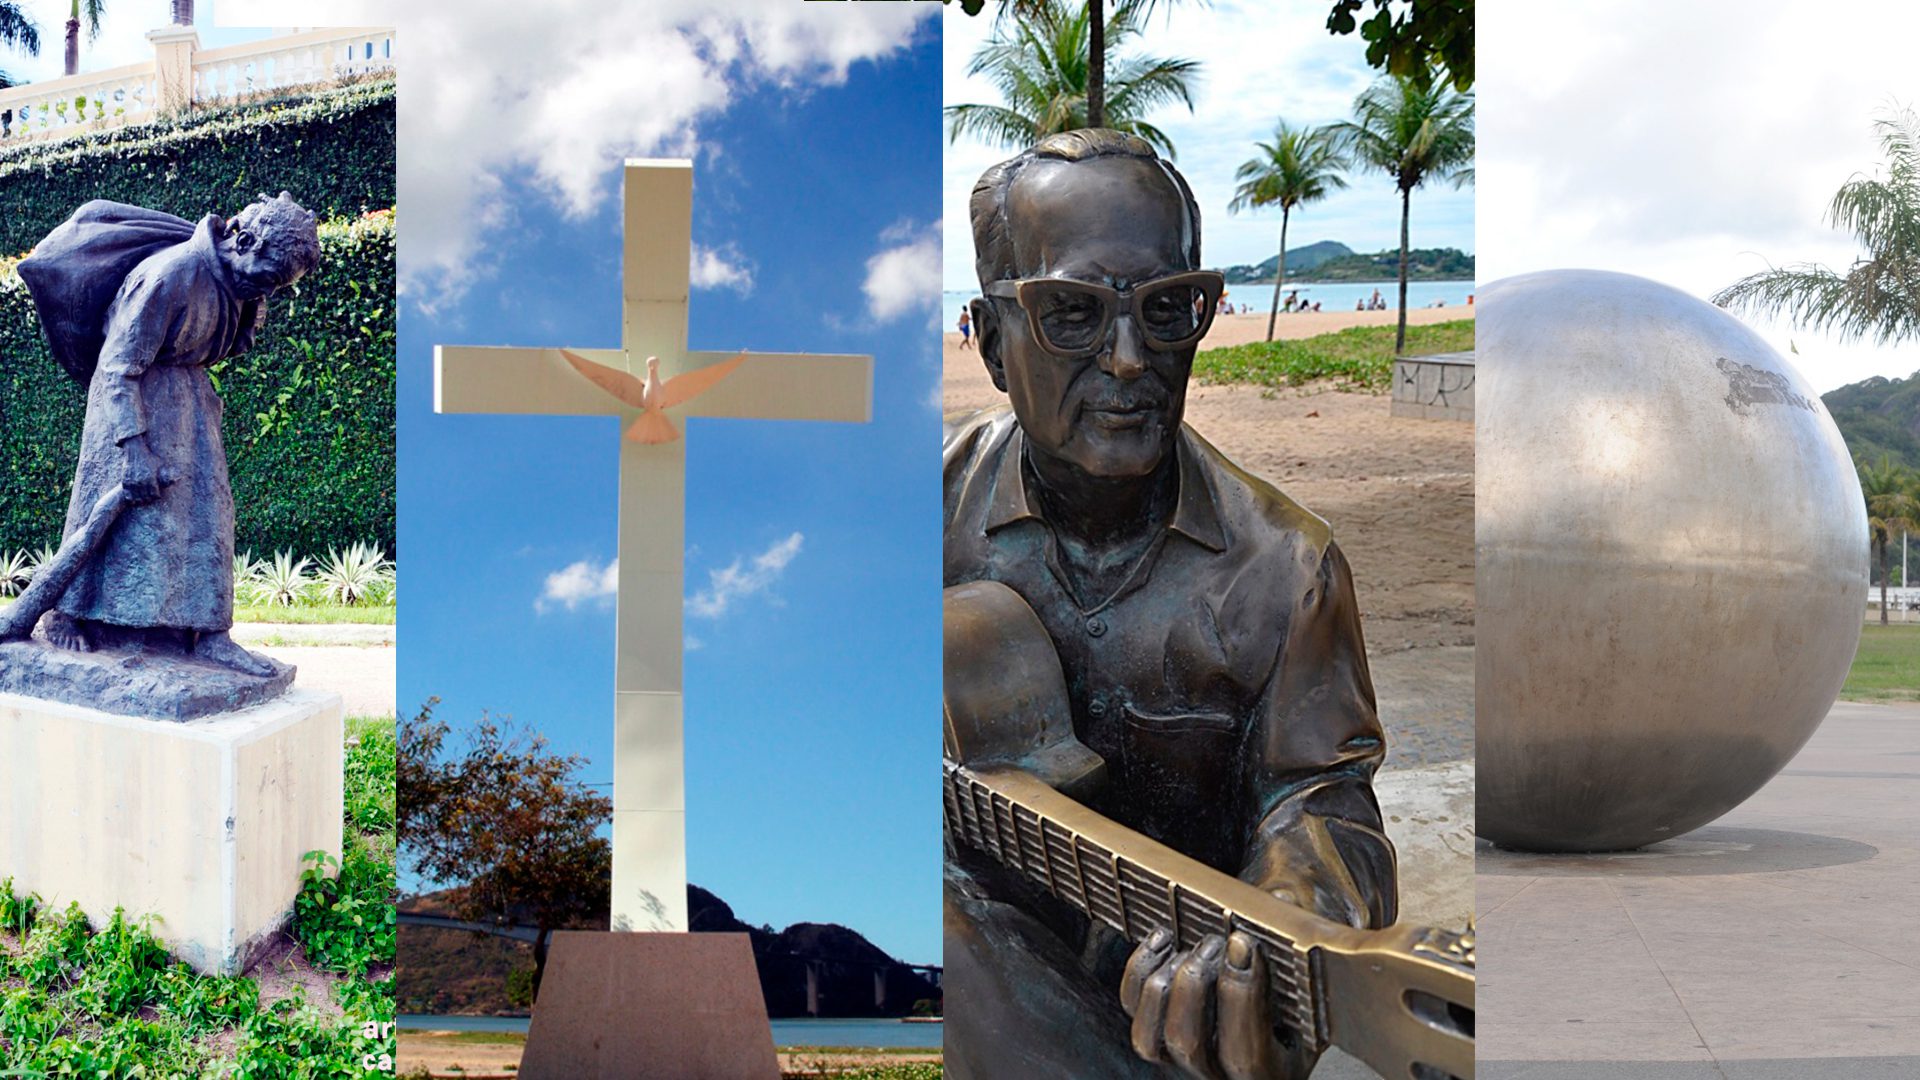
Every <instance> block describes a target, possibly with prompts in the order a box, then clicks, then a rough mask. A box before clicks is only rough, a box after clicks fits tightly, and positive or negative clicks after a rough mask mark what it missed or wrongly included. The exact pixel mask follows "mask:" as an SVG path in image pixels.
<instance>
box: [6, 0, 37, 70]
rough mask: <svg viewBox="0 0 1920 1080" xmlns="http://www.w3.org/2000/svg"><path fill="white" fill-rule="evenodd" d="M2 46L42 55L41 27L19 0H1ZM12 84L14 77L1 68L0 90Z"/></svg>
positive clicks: (32, 54) (31, 54) (29, 53)
mask: <svg viewBox="0 0 1920 1080" xmlns="http://www.w3.org/2000/svg"><path fill="white" fill-rule="evenodd" d="M0 46H4V47H5V48H9V49H19V50H20V51H21V52H24V53H26V54H27V55H28V56H39V55H40V27H39V26H38V25H37V24H35V23H34V21H33V19H32V18H31V17H29V16H28V15H27V13H26V11H25V10H24V9H22V8H21V6H20V4H19V3H18V0H0ZM12 85H14V82H13V77H12V76H11V75H8V74H7V73H6V72H5V71H4V70H0V90H5V89H6V88H7V87H9V86H12Z"/></svg>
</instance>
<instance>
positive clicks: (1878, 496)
mask: <svg viewBox="0 0 1920 1080" xmlns="http://www.w3.org/2000/svg"><path fill="white" fill-rule="evenodd" d="M1854 468H1855V469H1857V470H1859V473H1860V493H1861V494H1862V495H1863V496H1865V497H1866V500H1867V536H1868V537H1869V538H1870V539H1871V540H1872V542H1873V553H1874V561H1875V562H1876V563H1878V565H1879V568H1880V625H1882V626H1885V625H1887V544H1888V542H1889V541H1890V540H1892V539H1893V535H1894V534H1895V533H1896V532H1920V524H1916V523H1915V521H1914V518H1916V517H1920V502H1916V500H1915V498H1914V493H1913V488H1914V476H1913V473H1912V471H1911V470H1909V469H1908V468H1906V467H1905V466H1903V465H1895V464H1894V463H1893V459H1892V458H1891V457H1889V456H1888V455H1886V454H1882V455H1880V464H1879V466H1878V467H1875V466H1873V465H1870V464H1868V462H1867V460H1866V459H1865V458H1855V459H1854ZM1902 584H1905V582H1902Z"/></svg>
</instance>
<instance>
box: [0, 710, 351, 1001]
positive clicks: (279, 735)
mask: <svg viewBox="0 0 1920 1080" xmlns="http://www.w3.org/2000/svg"><path fill="white" fill-rule="evenodd" d="M342 722H343V718H342V715H341V706H340V696H339V695H338V694H331V693H321V692H318V691H312V690H300V689H295V690H293V691H291V692H289V693H287V694H285V695H284V696H282V697H280V698H278V699H276V700H274V701H272V702H269V703H267V704H264V705H258V706H255V707H253V708H250V709H245V710H241V711H239V712H230V713H221V714H218V715H215V716H209V717H205V718H203V719H199V720H191V721H186V722H177V721H166V720H146V719H139V718H134V717H126V716H115V715H112V714H110V713H104V712H99V711H97V710H94V709H87V708H82V707H79V706H75V705H63V704H59V703H55V702H49V701H42V700H39V699H37V698H28V697H21V696H19V695H16V694H0V878H5V877H11V878H12V879H13V886H14V890H15V891H16V892H28V891H31V892H36V893H39V894H40V896H41V897H42V898H43V899H44V900H45V901H46V903H47V905H48V906H49V907H51V908H56V909H64V908H65V907H66V906H67V905H68V904H69V903H72V902H76V901H77V902H78V903H79V904H80V907H81V909H82V910H84V911H85V912H86V913H87V916H88V918H90V919H92V920H93V921H94V923H95V924H96V925H98V924H100V923H103V922H105V921H106V920H107V919H109V918H111V917H112V914H113V909H114V908H115V907H120V908H124V909H125V910H126V912H127V914H128V916H129V917H139V916H142V915H152V916H154V917H155V922H154V925H153V929H154V934H155V936H157V937H159V938H160V939H161V940H163V941H165V942H166V943H167V945H168V947H169V948H170V949H172V950H173V952H174V954H175V955H177V956H178V957H180V959H182V960H185V961H186V962H187V963H189V964H191V965H193V966H194V967H195V968H196V969H198V970H200V971H205V972H220V973H227V974H232V973H237V972H240V971H243V970H245V969H246V967H247V965H248V963H249V962H250V961H251V960H252V959H253V957H254V956H256V955H257V954H258V951H259V949H260V947H261V946H262V945H264V944H265V943H266V941H267V939H268V938H269V937H270V936H271V935H272V934H273V933H274V932H275V931H277V930H279V929H280V928H281V927H283V926H285V925H286V923H287V920H288V919H289V917H290V916H291V915H292V911H293V900H294V897H295V895H297V894H298V893H299V891H300V871H301V865H302V864H301V860H302V857H303V856H305V855H306V853H307V852H310V851H325V852H327V853H328V854H330V855H332V856H334V857H335V858H338V857H339V854H340V832H341V814H342V800H343V790H342V776H341V767H342V752H343V751H342V747H341V742H342V738H343V731H342Z"/></svg>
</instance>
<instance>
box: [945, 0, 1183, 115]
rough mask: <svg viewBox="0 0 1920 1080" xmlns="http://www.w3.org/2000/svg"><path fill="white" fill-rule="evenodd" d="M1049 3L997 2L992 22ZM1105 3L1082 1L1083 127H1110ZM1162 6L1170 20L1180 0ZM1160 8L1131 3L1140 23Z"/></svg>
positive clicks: (1109, 27)
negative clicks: (1084, 39)
mask: <svg viewBox="0 0 1920 1080" xmlns="http://www.w3.org/2000/svg"><path fill="white" fill-rule="evenodd" d="M1049 2H1050V0H1001V2H1000V6H999V7H997V8H995V9H994V15H993V17H994V21H995V22H996V23H998V22H999V21H1000V20H1001V19H1004V18H1008V17H1013V18H1016V19H1018V18H1026V17H1029V16H1031V15H1032V13H1033V12H1034V11H1036V10H1038V9H1040V8H1043V7H1046V6H1047V5H1048V4H1049ZM1073 2H1074V3H1080V2H1083V0H1073ZM1107 2H1108V0H1084V3H1085V4H1086V12H1087V42H1088V45H1089V48H1088V49H1087V51H1086V52H1085V54H1084V55H1085V56H1087V58H1088V62H1087V122H1086V124H1085V125H1084V126H1086V127H1112V126H1113V125H1112V124H1111V123H1109V122H1108V120H1107V112H1108V110H1107V93H1106V88H1107V55H1108V45H1109V41H1110V39H1111V38H1112V37H1113V33H1114V32H1113V24H1112V22H1110V21H1109V20H1108V19H1107V10H1106V4H1107ZM1165 2H1166V5H1167V17H1168V18H1169V19H1171V18H1172V17H1173V9H1174V8H1176V7H1178V6H1179V5H1180V4H1181V3H1182V2H1184V0H1165ZM1193 2H1194V3H1195V4H1197V5H1198V6H1200V7H1212V6H1213V0H1193ZM1160 4H1161V0H1141V2H1139V3H1135V4H1134V5H1132V6H1133V7H1134V8H1135V9H1136V11H1135V14H1137V15H1138V16H1139V17H1140V18H1141V19H1143V20H1144V19H1145V18H1146V17H1147V16H1150V15H1152V14H1153V12H1154V10H1155V9H1156V8H1158V7H1159V6H1160ZM968 14H977V11H971V10H970V11H969V12H968ZM1117 14H1118V12H1117V11H1116V15H1117Z"/></svg>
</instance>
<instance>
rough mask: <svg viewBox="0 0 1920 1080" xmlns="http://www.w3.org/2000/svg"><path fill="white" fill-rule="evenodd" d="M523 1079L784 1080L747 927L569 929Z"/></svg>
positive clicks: (553, 963)
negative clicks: (731, 930)
mask: <svg viewBox="0 0 1920 1080" xmlns="http://www.w3.org/2000/svg"><path fill="white" fill-rule="evenodd" d="M520 1076H521V1077H522V1078H523V1080H779V1078H780V1063H779V1059H778V1058H777V1057H776V1056H775V1055H774V1051H773V1028H772V1026H771V1025H769V1024H768V1023H767V1005H766V1000H765V999H764V998H763V997H762V996H761V994H760V978H759V975H758V973H757V969H756V968H755V967H754V963H753V946H752V944H751V943H750V942H749V941H748V939H747V935H745V934H631V933H592V932H586V931H563V932H561V933H557V934H555V935H554V936H553V943H552V946H551V948H550V950H549V951H548V953H547V971H546V976H545V978H544V979H542V981H541V986H540V1002H539V1004H538V1005H537V1006H535V1008H534V1011H533V1026H532V1028H531V1030H529V1031H528V1033H527V1051H526V1054H525V1056H523V1057H522V1058H521V1060H520Z"/></svg>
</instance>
